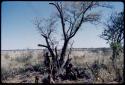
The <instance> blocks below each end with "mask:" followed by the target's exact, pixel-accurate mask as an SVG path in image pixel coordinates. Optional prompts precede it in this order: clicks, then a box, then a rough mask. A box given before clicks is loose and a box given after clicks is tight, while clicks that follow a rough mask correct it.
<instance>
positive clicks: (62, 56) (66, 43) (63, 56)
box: [59, 39, 69, 66]
mask: <svg viewBox="0 0 125 85" xmlns="http://www.w3.org/2000/svg"><path fill="white" fill-rule="evenodd" d="M68 42H69V39H68V40H66V41H65V42H64V45H63V48H62V52H61V56H60V60H59V63H60V66H61V65H62V64H63V63H64V59H65V54H66V50H67V46H68Z"/></svg>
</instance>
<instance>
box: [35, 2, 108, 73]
mask: <svg viewBox="0 0 125 85" xmlns="http://www.w3.org/2000/svg"><path fill="white" fill-rule="evenodd" d="M49 4H50V5H52V6H54V7H55V8H56V10H57V14H56V15H55V17H57V19H59V20H60V23H61V28H62V32H63V41H64V43H63V46H62V49H61V53H60V54H58V52H57V46H55V47H54V49H52V44H54V43H53V41H52V40H51V37H50V36H51V34H52V33H53V30H54V27H55V23H56V20H55V17H54V18H51V19H48V20H47V21H46V20H45V22H46V23H47V25H45V24H44V25H42V26H41V25H40V24H41V21H37V22H36V26H37V28H38V29H39V31H40V33H41V35H42V37H43V38H44V39H45V41H46V45H41V44H39V45H38V46H42V47H45V48H47V49H48V50H49V52H50V55H51V56H52V60H53V62H54V63H56V65H55V64H54V65H55V66H56V67H58V71H61V73H62V71H63V68H64V66H65V63H67V61H69V59H67V60H66V61H65V58H66V50H67V47H68V44H69V42H70V40H71V39H72V38H73V37H74V36H75V35H76V33H77V32H78V30H79V29H80V28H81V26H82V24H83V23H85V22H90V23H95V22H98V21H99V20H100V13H99V12H93V10H94V9H96V8H98V7H100V6H102V7H109V5H106V4H101V3H100V2H93V1H90V2H52V3H49ZM59 74H60V72H59Z"/></svg>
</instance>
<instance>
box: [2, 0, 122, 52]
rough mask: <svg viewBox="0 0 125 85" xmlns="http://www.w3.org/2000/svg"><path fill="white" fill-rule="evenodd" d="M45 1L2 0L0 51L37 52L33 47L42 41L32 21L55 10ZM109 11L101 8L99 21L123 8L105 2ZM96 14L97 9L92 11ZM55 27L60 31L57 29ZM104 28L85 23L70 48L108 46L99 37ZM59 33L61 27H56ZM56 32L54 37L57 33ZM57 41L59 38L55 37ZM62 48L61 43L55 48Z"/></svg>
mask: <svg viewBox="0 0 125 85" xmlns="http://www.w3.org/2000/svg"><path fill="white" fill-rule="evenodd" d="M48 3H49V2H45V1H41V2H40V1H37V2H33V1H27V2H26V1H3V2H2V7H1V21H2V22H1V49H2V50H11V49H27V48H29V49H41V47H38V46H37V44H40V43H41V44H45V41H44V39H43V38H42V37H41V36H40V33H39V32H38V30H37V29H36V28H35V25H34V20H35V18H36V17H38V18H41V19H42V18H47V17H49V16H50V15H51V14H52V13H53V12H54V11H55V8H54V7H52V6H51V5H49V4H48ZM109 3H110V4H111V5H113V9H108V8H101V9H100V10H101V14H102V20H104V21H106V20H107V19H108V17H109V15H110V14H111V13H112V12H114V11H116V12H121V11H122V10H123V8H124V4H123V3H122V2H109ZM96 11H98V10H96ZM57 28H60V26H59V27H57ZM103 29H104V26H103V25H102V24H100V25H93V24H90V23H85V24H83V25H82V26H81V29H80V30H79V31H78V33H77V34H76V35H75V37H73V39H72V40H74V44H73V47H74V48H98V47H109V45H108V44H107V43H106V41H105V40H103V39H101V38H100V37H99V35H100V34H101V33H102V31H103ZM60 31H61V28H60ZM60 31H59V33H58V34H60ZM58 38H61V37H58ZM61 46H62V42H61V43H60V45H59V48H60V47H61Z"/></svg>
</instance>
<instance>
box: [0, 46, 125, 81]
mask: <svg viewBox="0 0 125 85" xmlns="http://www.w3.org/2000/svg"><path fill="white" fill-rule="evenodd" d="M43 52H44V50H40V49H36V50H33V49H32V50H30V49H28V50H8V51H7V50H4V51H2V52H1V53H2V54H1V70H2V76H1V77H2V82H4V83H34V82H35V76H38V77H39V83H42V79H43V77H44V76H46V73H45V70H44V65H43V60H44V57H43ZM67 53H68V51H67ZM111 56H112V50H111V49H109V48H88V49H87V48H84V49H73V51H72V53H71V55H70V57H71V58H72V63H73V64H74V67H79V68H86V70H85V72H86V74H87V75H89V78H88V79H86V78H81V79H78V80H75V81H69V80H64V81H62V80H58V81H56V83H73V82H74V83H119V82H116V81H114V78H115V73H114V70H113V69H112V65H111ZM123 60H124V59H123V54H121V57H120V58H119V60H118V62H116V64H117V65H118V67H119V69H120V75H122V76H123ZM95 61H96V62H97V63H98V65H99V66H101V68H100V69H99V71H98V75H99V76H100V77H99V78H97V80H95V78H94V76H93V74H92V72H91V70H90V69H89V68H88V66H89V67H91V66H92V65H93V64H94V63H95ZM86 63H87V64H86ZM87 65H88V66H87ZM102 65H103V66H105V67H106V68H103V66H102ZM100 78H101V79H100Z"/></svg>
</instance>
